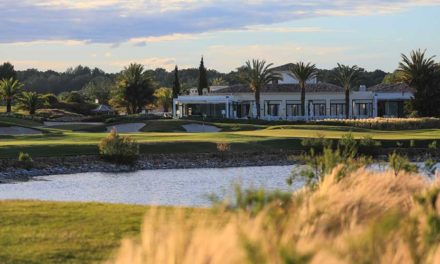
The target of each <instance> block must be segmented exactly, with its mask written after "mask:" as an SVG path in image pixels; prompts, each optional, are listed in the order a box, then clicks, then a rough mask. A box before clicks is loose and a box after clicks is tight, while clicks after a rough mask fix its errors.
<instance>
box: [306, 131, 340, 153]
mask: <svg viewBox="0 0 440 264" xmlns="http://www.w3.org/2000/svg"><path fill="white" fill-rule="evenodd" d="M301 145H302V146H303V147H305V148H309V149H313V150H315V151H318V152H321V151H323V150H324V148H331V147H332V146H333V140H332V139H328V138H326V137H325V136H324V135H322V134H317V135H316V137H314V138H303V139H302V140H301Z"/></svg>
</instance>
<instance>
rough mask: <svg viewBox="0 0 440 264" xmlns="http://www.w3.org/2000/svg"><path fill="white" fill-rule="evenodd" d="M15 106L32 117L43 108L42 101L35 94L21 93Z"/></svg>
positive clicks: (40, 97) (38, 95) (41, 98)
mask: <svg viewBox="0 0 440 264" xmlns="http://www.w3.org/2000/svg"><path fill="white" fill-rule="evenodd" d="M17 104H18V107H19V108H20V109H22V110H25V111H28V112H29V114H30V115H33V114H35V111H37V110H38V109H39V108H41V107H43V106H44V100H43V97H42V96H41V95H40V94H38V93H36V92H22V93H21V94H20V95H19V96H17Z"/></svg>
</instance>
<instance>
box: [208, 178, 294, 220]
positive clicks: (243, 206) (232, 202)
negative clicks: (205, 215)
mask: <svg viewBox="0 0 440 264" xmlns="http://www.w3.org/2000/svg"><path fill="white" fill-rule="evenodd" d="M231 195H232V197H231V198H230V199H226V200H224V199H222V198H220V197H219V196H217V195H216V194H211V195H209V196H208V198H209V200H210V201H211V203H212V204H213V206H214V207H223V208H227V209H230V210H244V211H246V212H249V213H251V214H257V213H258V212H260V211H261V210H263V209H264V208H267V205H269V204H272V203H276V204H277V206H279V207H282V208H286V207H287V206H288V205H289V204H290V203H291V202H292V193H291V192H289V191H281V190H266V189H264V188H248V189H244V188H242V186H241V185H240V184H235V185H234V192H233V193H231Z"/></svg>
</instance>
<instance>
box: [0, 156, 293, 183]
mask: <svg viewBox="0 0 440 264" xmlns="http://www.w3.org/2000/svg"><path fill="white" fill-rule="evenodd" d="M293 163H294V162H293V161H292V160H290V159H289V155H288V154H287V153H266V154H262V153H237V154H233V153H230V154H225V155H224V156H223V157H222V156H221V155H219V154H167V155H159V154H158V155H147V156H142V157H140V159H139V161H138V162H137V163H136V165H135V166H134V167H129V166H119V165H115V164H111V163H107V162H104V161H103V160H101V159H100V158H99V157H98V156H76V157H50V158H34V166H33V168H32V169H24V168H21V167H20V164H19V163H18V162H17V161H16V160H12V159H0V183H9V182H14V181H26V180H29V179H31V178H32V177H36V176H46V175H60V174H74V173H84V172H126V171H135V170H155V169H186V168H230V167H247V166H276V165H291V164H293Z"/></svg>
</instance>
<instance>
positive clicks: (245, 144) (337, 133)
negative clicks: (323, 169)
mask: <svg viewBox="0 0 440 264" xmlns="http://www.w3.org/2000/svg"><path fill="white" fill-rule="evenodd" d="M196 122H197V121H185V120H155V121H147V122H146V126H145V128H144V129H143V130H144V131H146V132H140V133H134V134H131V136H132V137H134V138H135V139H136V140H137V141H138V142H140V143H141V144H142V145H141V152H142V153H187V152H193V153H195V152H215V151H216V142H220V141H223V142H229V143H231V144H232V150H233V151H278V150H292V149H297V148H301V144H300V143H301V138H306V137H317V136H318V135H323V136H325V137H327V138H340V137H341V136H342V135H344V134H346V133H348V132H350V131H351V132H352V133H353V135H354V136H355V137H356V138H361V137H364V136H366V135H370V136H373V137H374V138H375V139H378V140H388V141H400V140H411V139H415V140H426V141H432V140H434V139H440V129H420V130H403V131H378V130H370V129H361V128H352V127H346V126H324V125H282V126H267V125H252V124H235V123H207V124H212V125H216V126H218V127H220V128H222V131H223V132H220V133H184V132H169V131H180V130H182V127H181V126H182V125H183V124H187V123H196ZM1 124H4V125H21V126H26V127H40V128H41V124H40V123H38V122H35V121H30V120H23V119H18V118H9V117H8V118H6V117H0V126H1ZM84 127H86V128H90V126H88V125H86V126H83V128H84ZM75 128H82V127H81V126H78V125H75V126H70V125H69V126H61V127H58V129H66V130H57V129H54V128H50V129H45V130H46V132H48V133H45V134H43V135H20V136H0V157H17V155H18V153H19V152H20V151H23V152H28V153H29V154H31V155H32V156H59V155H90V154H97V153H98V148H97V144H98V143H99V141H100V140H101V139H102V138H103V137H105V136H106V133H90V132H72V131H68V130H67V129H75ZM93 129H94V131H100V129H99V127H98V129H97V127H94V128H93ZM152 131H168V132H152ZM390 144H391V145H392V146H395V145H396V143H395V142H391V143H390ZM391 145H389V146H391Z"/></svg>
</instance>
